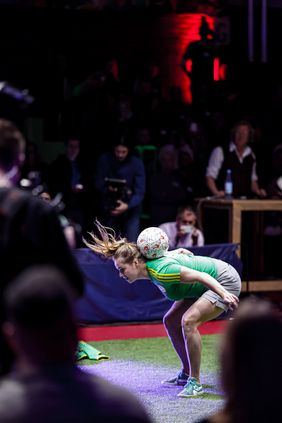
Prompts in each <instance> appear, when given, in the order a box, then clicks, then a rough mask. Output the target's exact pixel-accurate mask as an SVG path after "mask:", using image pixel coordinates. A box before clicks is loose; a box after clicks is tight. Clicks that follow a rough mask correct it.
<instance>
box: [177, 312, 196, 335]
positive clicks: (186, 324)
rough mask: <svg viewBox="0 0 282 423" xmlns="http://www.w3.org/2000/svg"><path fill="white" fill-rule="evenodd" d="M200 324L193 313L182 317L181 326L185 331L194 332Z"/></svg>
mask: <svg viewBox="0 0 282 423" xmlns="http://www.w3.org/2000/svg"><path fill="white" fill-rule="evenodd" d="M199 324H200V322H199V320H198V319H197V317H196V315H195V314H193V313H190V314H185V315H184V316H183V317H182V321H181V325H182V328H183V330H184V331H194V330H195V329H197V327H198V326H199Z"/></svg>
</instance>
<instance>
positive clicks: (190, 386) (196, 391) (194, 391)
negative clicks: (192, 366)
mask: <svg viewBox="0 0 282 423" xmlns="http://www.w3.org/2000/svg"><path fill="white" fill-rule="evenodd" d="M202 393H203V386H202V385H201V384H200V383H199V382H197V379H195V378H194V377H189V379H188V381H187V383H186V385H185V386H184V389H183V391H181V392H180V393H179V394H178V395H177V396H178V397H182V398H190V397H195V396H197V395H200V394H202Z"/></svg>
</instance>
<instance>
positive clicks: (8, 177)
mask: <svg viewBox="0 0 282 423" xmlns="http://www.w3.org/2000/svg"><path fill="white" fill-rule="evenodd" d="M24 151H25V139H24V137H23V135H22V134H21V133H20V132H19V130H18V129H17V127H16V126H15V125H14V124H13V123H12V122H10V121H6V120H3V119H0V208H1V216H0V251H1V277H0V280H1V284H0V323H1V322H2V321H3V307H2V296H3V292H4V290H5V288H6V286H8V285H9V283H10V281H11V280H12V279H13V278H14V277H15V276H17V275H18V274H19V273H20V272H21V271H22V270H24V269H25V268H27V267H28V266H30V265H32V264H41V263H51V264H53V265H56V266H57V267H58V268H59V269H61V270H62V271H63V272H64V273H65V274H66V275H67V277H68V279H69V282H70V285H72V286H73V288H74V289H75V292H76V294H77V296H79V295H81V294H82V292H83V278H82V274H81V272H80V270H79V267H78V265H77V263H76V261H75V259H74V257H73V255H72V254H71V251H70V248H69V246H68V245H67V243H66V240H65V237H64V234H63V232H62V228H61V225H60V222H59V219H58V216H57V212H56V211H55V210H54V208H53V207H51V206H50V205H49V204H46V202H43V201H42V200H40V199H39V198H36V197H34V196H32V195H31V194H30V193H29V192H25V191H23V190H20V189H18V188H16V187H15V185H16V183H17V182H18V179H19V177H20V166H21V164H22V163H23V161H24V158H25V154H24ZM0 356H1V362H0V373H1V374H3V373H6V372H7V371H8V370H9V369H10V366H11V363H12V361H13V356H12V353H11V351H10V349H9V348H8V346H7V344H6V343H5V342H4V339H3V334H2V332H0Z"/></svg>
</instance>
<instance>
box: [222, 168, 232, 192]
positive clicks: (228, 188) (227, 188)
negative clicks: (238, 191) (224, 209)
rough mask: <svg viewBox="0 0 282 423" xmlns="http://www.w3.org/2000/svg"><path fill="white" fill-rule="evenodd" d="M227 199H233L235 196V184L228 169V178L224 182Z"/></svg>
mask: <svg viewBox="0 0 282 423" xmlns="http://www.w3.org/2000/svg"><path fill="white" fill-rule="evenodd" d="M224 192H225V198H232V195H233V182H232V172H231V169H227V171H226V178H225V182H224Z"/></svg>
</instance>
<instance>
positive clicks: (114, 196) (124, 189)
mask: <svg viewBox="0 0 282 423" xmlns="http://www.w3.org/2000/svg"><path fill="white" fill-rule="evenodd" d="M105 183H106V192H105V196H104V197H105V198H104V208H105V209H106V210H113V209H115V208H116V207H117V205H118V201H125V202H126V201H128V199H129V197H130V196H131V190H130V189H129V187H128V186H127V181H126V179H117V178H105Z"/></svg>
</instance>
